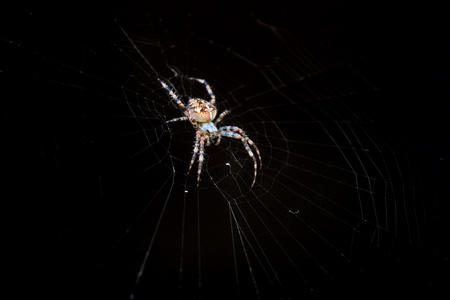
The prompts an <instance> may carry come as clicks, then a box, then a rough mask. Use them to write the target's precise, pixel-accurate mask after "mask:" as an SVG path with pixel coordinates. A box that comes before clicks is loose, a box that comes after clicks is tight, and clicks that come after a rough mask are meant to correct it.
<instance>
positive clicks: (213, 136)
mask: <svg viewBox="0 0 450 300" xmlns="http://www.w3.org/2000/svg"><path fill="white" fill-rule="evenodd" d="M188 79H189V80H196V81H198V82H200V83H201V84H203V85H204V86H205V87H206V90H207V91H208V94H209V95H210V97H211V100H210V101H206V100H204V99H200V98H191V99H189V103H188V105H187V106H185V105H184V104H183V102H181V100H180V99H178V97H177V95H176V94H175V92H174V91H172V90H171V89H170V88H169V87H168V86H167V84H166V83H165V82H164V81H162V80H161V79H159V78H158V80H159V82H160V83H161V85H162V87H163V88H164V89H166V90H167V92H168V93H169V95H170V97H171V98H172V99H173V100H174V101H175V102H177V104H178V106H179V107H180V108H181V109H182V110H183V113H184V115H185V116H184V117H179V118H175V119H172V120H168V121H166V123H170V122H176V121H186V120H189V121H190V122H191V124H192V125H193V126H194V128H195V129H196V131H197V132H196V135H195V145H194V153H193V155H192V158H191V163H190V164H189V170H188V173H189V172H190V170H191V168H192V165H193V164H194V162H195V158H196V157H197V154H198V170H197V187H198V186H199V184H200V175H201V173H202V166H203V159H204V152H205V143H206V146H210V145H211V144H213V145H218V144H219V143H220V138H221V137H222V136H225V137H231V138H234V139H238V140H241V141H242V143H243V144H244V147H245V149H246V150H247V152H248V155H249V156H250V157H251V158H252V159H253V164H254V169H255V171H254V177H253V183H252V187H253V185H254V184H255V181H256V174H257V170H258V163H257V160H256V158H255V155H254V154H253V152H252V149H251V148H250V146H252V147H253V149H254V150H255V152H256V154H257V155H258V158H259V164H260V165H259V166H260V168H262V161H261V154H260V153H259V150H258V147H256V145H255V144H254V143H253V141H252V140H251V139H249V138H248V137H247V135H246V134H245V132H244V131H243V130H242V129H240V128H239V127H236V126H222V127H219V128H217V126H216V125H217V124H218V123H220V122H221V121H222V119H223V118H224V117H225V116H226V115H227V114H228V113H229V111H228V110H225V111H224V112H222V113H221V114H220V115H219V117H218V118H217V119H216V120H215V121H214V119H215V118H216V115H217V108H216V107H215V106H214V104H215V102H216V96H215V95H214V93H213V91H212V89H211V87H210V86H209V84H208V83H207V82H206V81H205V80H204V79H199V78H194V77H189V78H188ZM249 145H250V146H249Z"/></svg>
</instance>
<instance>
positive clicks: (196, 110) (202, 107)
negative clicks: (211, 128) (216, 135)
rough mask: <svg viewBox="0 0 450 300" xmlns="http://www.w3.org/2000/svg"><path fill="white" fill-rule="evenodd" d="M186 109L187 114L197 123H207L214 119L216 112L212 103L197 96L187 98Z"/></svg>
mask: <svg viewBox="0 0 450 300" xmlns="http://www.w3.org/2000/svg"><path fill="white" fill-rule="evenodd" d="M187 110H188V112H189V116H190V117H193V118H194V119H195V120H196V121H197V122H199V123H209V122H211V121H213V120H214V118H215V117H216V114H217V109H216V107H215V106H214V105H212V104H211V103H209V102H208V101H206V100H203V99H199V98H194V99H189V104H188V107H187ZM216 130H217V129H216Z"/></svg>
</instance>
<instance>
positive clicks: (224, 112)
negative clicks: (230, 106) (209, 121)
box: [214, 110, 230, 125]
mask: <svg viewBox="0 0 450 300" xmlns="http://www.w3.org/2000/svg"><path fill="white" fill-rule="evenodd" d="M229 112H230V111H229V110H224V111H223V112H222V113H221V114H220V115H219V116H218V117H217V119H216V120H215V121H214V125H217V124H219V123H220V122H222V119H223V118H224V117H225V116H226V115H228V113H229Z"/></svg>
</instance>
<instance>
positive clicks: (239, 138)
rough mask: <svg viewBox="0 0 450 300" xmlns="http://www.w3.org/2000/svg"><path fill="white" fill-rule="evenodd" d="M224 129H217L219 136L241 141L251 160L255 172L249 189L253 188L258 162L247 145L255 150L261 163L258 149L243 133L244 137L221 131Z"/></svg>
mask: <svg viewBox="0 0 450 300" xmlns="http://www.w3.org/2000/svg"><path fill="white" fill-rule="evenodd" d="M224 128H226V127H223V128H220V129H219V130H220V134H221V135H223V136H226V137H231V138H234V139H238V140H241V141H242V143H243V144H244V147H245V149H246V150H247V153H248V155H249V156H250V157H251V158H252V160H253V168H254V170H255V171H254V175H253V182H252V186H251V187H253V185H255V182H256V174H257V171H258V162H257V161H256V158H255V155H254V154H253V152H252V149H250V146H249V144H250V145H252V146H253V148H255V150H256V151H257V154H258V156H259V159H260V161H261V155H260V154H259V150H258V148H257V147H256V145H255V144H254V143H253V141H252V140H250V139H249V138H248V137H247V136H245V133H244V136H242V135H241V134H239V133H236V132H232V131H223V130H224ZM236 128H237V127H236ZM238 129H239V128H238ZM241 131H242V130H241ZM242 132H243V131H242ZM261 166H262V164H261Z"/></svg>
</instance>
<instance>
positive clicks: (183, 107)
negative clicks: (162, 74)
mask: <svg viewBox="0 0 450 300" xmlns="http://www.w3.org/2000/svg"><path fill="white" fill-rule="evenodd" d="M158 81H159V82H160V83H161V85H162V87H163V88H165V89H166V91H167V92H168V93H169V95H170V97H172V99H173V100H174V101H175V102H176V103H177V104H178V106H179V107H180V108H181V109H182V110H185V109H186V107H185V106H184V104H183V102H181V100H180V99H178V97H177V95H176V94H175V92H174V91H172V90H171V89H170V88H169V87H168V86H167V84H166V83H165V82H164V81H162V80H161V79H159V78H158Z"/></svg>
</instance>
